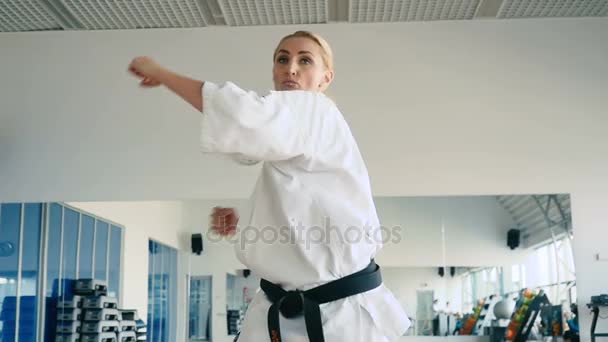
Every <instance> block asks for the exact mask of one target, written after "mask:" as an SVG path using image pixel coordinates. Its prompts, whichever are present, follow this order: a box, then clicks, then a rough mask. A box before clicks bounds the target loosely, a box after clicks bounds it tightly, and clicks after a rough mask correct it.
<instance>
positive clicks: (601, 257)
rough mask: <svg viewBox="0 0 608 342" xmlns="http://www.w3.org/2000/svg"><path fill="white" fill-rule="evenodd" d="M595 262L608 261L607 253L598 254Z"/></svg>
mask: <svg viewBox="0 0 608 342" xmlns="http://www.w3.org/2000/svg"><path fill="white" fill-rule="evenodd" d="M595 260H597V261H608V254H605V253H597V254H596V255H595Z"/></svg>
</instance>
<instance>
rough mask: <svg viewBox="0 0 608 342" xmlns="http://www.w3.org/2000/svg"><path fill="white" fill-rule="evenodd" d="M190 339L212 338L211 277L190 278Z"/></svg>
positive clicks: (203, 339)
mask: <svg viewBox="0 0 608 342" xmlns="http://www.w3.org/2000/svg"><path fill="white" fill-rule="evenodd" d="M188 325H189V328H188V331H189V333H188V337H189V339H190V341H209V340H210V338H211V334H210V331H209V330H210V326H211V276H197V277H192V278H190V311H189V324H188Z"/></svg>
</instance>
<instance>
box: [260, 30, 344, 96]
mask: <svg viewBox="0 0 608 342" xmlns="http://www.w3.org/2000/svg"><path fill="white" fill-rule="evenodd" d="M272 80H273V81H274V89H275V90H308V91H325V89H327V87H328V86H329V84H330V83H331V81H332V80H333V72H332V71H330V70H327V68H326V67H325V63H323V58H322V57H321V47H320V46H319V45H318V44H317V43H315V42H314V41H313V40H312V39H310V38H306V37H292V38H289V39H286V40H284V41H283V42H282V43H281V44H280V45H279V47H278V48H277V51H276V53H275V56H274V63H273V68H272Z"/></svg>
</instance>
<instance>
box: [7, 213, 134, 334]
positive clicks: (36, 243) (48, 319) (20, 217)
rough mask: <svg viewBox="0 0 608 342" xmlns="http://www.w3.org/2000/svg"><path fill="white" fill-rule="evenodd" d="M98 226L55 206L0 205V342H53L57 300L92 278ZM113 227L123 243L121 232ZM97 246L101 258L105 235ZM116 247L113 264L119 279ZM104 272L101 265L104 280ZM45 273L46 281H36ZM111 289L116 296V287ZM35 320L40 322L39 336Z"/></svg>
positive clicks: (95, 220)
mask: <svg viewBox="0 0 608 342" xmlns="http://www.w3.org/2000/svg"><path fill="white" fill-rule="evenodd" d="M101 222H102V221H101V219H99V218H94V217H93V216H91V215H86V214H85V213H82V212H80V211H78V210H77V209H73V208H68V207H67V206H65V205H63V204H59V203H48V204H47V203H4V204H0V341H15V340H16V339H17V338H18V340H19V341H20V342H34V341H37V340H38V335H42V334H44V340H45V341H54V340H55V325H56V321H55V317H57V306H56V305H57V301H58V300H61V299H62V298H69V296H71V293H72V288H71V286H70V285H71V283H72V281H73V280H74V279H77V278H91V277H92V275H93V274H94V264H95V260H94V258H93V255H94V253H95V252H94V249H96V247H97V245H98V242H99V241H98V240H96V237H99V236H100V235H101V237H102V240H103V234H97V229H96V226H97V224H98V223H101ZM106 227H107V224H106ZM113 228H114V229H115V232H116V236H119V237H120V238H122V237H121V236H122V228H121V227H118V226H115V227H113ZM106 230H107V229H106ZM117 239H118V238H117ZM118 241H120V240H118ZM101 243H103V246H104V247H102V248H101V251H100V253H104V255H107V249H108V242H107V234H106V237H105V240H103V241H101ZM118 246H119V247H118V248H115V249H113V252H114V259H112V260H113V262H114V264H113V267H115V270H116V271H115V272H116V273H117V274H120V259H121V254H122V249H121V244H120V243H119V244H118ZM42 251H44V253H45V254H46V255H41V253H42ZM41 260H44V262H41ZM116 260H118V263H116ZM105 268H106V267H105V263H104V264H103V269H104V271H103V276H102V277H99V279H102V280H105V281H108V277H107V275H106V271H105ZM45 269H46V277H45V278H43V279H40V276H41V275H42V274H44V273H43V271H44V270H45ZM113 280H114V279H113ZM113 284H114V285H113V286H114V288H115V289H116V291H115V292H116V295H117V296H118V294H119V290H120V282H118V283H116V281H114V283H113ZM40 285H43V286H40ZM43 289H44V290H43ZM41 310H44V311H43V312H40V311H41ZM38 318H41V319H43V320H44V321H43V322H40V323H42V324H43V325H42V326H43V327H44V329H43V330H42V331H38V329H37V327H38V325H39V322H38Z"/></svg>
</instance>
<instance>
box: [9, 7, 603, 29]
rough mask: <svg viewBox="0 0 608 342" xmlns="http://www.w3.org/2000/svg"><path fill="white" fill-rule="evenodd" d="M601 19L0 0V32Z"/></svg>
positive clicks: (515, 12)
mask: <svg viewBox="0 0 608 342" xmlns="http://www.w3.org/2000/svg"><path fill="white" fill-rule="evenodd" d="M601 16H608V0H1V1H0V32H23V31H42V30H111V29H145V28H185V27H206V26H254V25H299V24H324V23H331V22H347V23H372V22H373V23H378V22H407V21H431V20H476V19H488V18H495V19H512V18H539V17H601Z"/></svg>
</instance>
